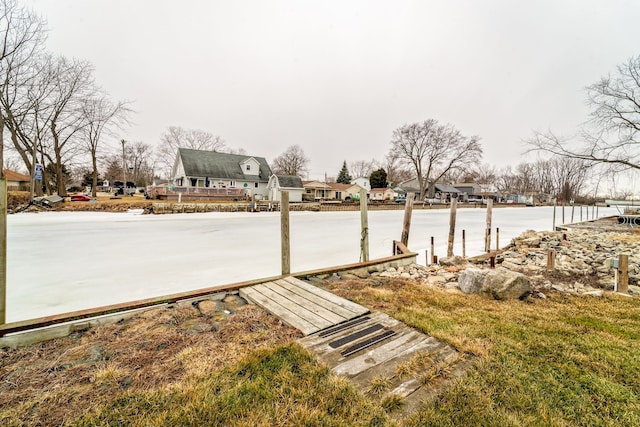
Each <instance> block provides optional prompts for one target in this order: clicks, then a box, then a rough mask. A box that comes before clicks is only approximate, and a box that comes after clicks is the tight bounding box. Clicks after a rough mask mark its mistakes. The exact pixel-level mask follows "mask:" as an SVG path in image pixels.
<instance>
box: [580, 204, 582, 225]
mask: <svg viewBox="0 0 640 427" xmlns="http://www.w3.org/2000/svg"><path fill="white" fill-rule="evenodd" d="M580 222H582V205H580Z"/></svg>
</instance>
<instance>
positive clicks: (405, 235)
mask: <svg viewBox="0 0 640 427" xmlns="http://www.w3.org/2000/svg"><path fill="white" fill-rule="evenodd" d="M405 203H406V205H405V207H404V221H403V222H402V236H401V237H400V242H402V244H403V245H405V246H406V247H409V229H410V228H411V212H412V211H413V193H408V194H407V199H406V202H405Z"/></svg>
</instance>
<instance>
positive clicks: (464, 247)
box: [462, 230, 467, 258]
mask: <svg viewBox="0 0 640 427" xmlns="http://www.w3.org/2000/svg"><path fill="white" fill-rule="evenodd" d="M465 234H466V233H465V230H462V258H466V257H467V240H466V236H465Z"/></svg>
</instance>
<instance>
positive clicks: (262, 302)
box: [240, 287, 318, 335]
mask: <svg viewBox="0 0 640 427" xmlns="http://www.w3.org/2000/svg"><path fill="white" fill-rule="evenodd" d="M240 296H241V297H242V298H244V299H246V300H248V301H251V302H252V303H254V304H256V305H258V306H260V307H262V308H264V309H265V310H267V311H268V312H270V313H272V314H273V315H275V316H277V317H278V318H279V319H280V320H282V321H283V322H284V323H286V324H287V325H289V326H291V327H293V328H296V329H298V330H300V331H301V332H302V333H303V334H304V335H309V334H312V333H314V332H317V331H318V327H317V326H315V325H314V324H312V323H310V322H308V321H307V320H305V319H303V318H301V317H300V316H298V315H297V314H295V313H293V312H292V311H291V310H289V309H287V308H285V307H282V306H281V305H276V304H273V303H272V302H271V300H269V298H267V297H266V296H264V295H262V294H261V293H260V292H258V291H256V290H255V289H253V287H248V288H242V289H240Z"/></svg>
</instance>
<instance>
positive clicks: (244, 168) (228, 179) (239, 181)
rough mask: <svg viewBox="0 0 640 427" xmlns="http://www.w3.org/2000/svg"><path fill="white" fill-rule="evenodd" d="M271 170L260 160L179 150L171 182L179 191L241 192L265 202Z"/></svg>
mask: <svg viewBox="0 0 640 427" xmlns="http://www.w3.org/2000/svg"><path fill="white" fill-rule="evenodd" d="M271 175H272V173H271V168H270V167H269V165H268V164H267V161H266V160H265V159H264V158H263V157H255V156H244V155H240V154H228V153H217V152H215V151H203V150H192V149H188V148H179V149H178V154H177V156H176V161H175V164H174V166H173V171H172V177H171V181H172V182H173V185H176V186H178V187H203V188H228V189H240V190H242V191H243V194H244V195H245V196H246V197H252V196H256V197H257V198H266V197H267V195H268V190H267V184H268V182H269V177H270V176H271Z"/></svg>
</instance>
